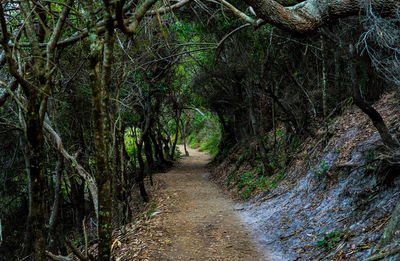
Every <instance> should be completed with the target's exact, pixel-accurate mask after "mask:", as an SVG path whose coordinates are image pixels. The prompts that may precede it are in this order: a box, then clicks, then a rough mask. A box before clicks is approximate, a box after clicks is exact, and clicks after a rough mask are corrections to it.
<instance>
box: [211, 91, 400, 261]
mask: <svg viewBox="0 0 400 261" xmlns="http://www.w3.org/2000/svg"><path fill="white" fill-rule="evenodd" d="M374 107H375V108H376V109H377V110H378V111H379V112H380V113H381V115H382V117H383V118H384V119H385V121H386V122H387V124H388V127H389V128H390V129H391V130H392V131H393V132H399V127H400V125H399V119H400V113H399V106H398V104H397V99H395V97H394V95H393V94H391V95H385V96H384V97H383V98H382V99H381V100H380V101H378V102H377V103H376V104H375V105H374ZM238 157H240V155H239V154H238V153H232V155H231V156H230V157H229V158H227V159H225V160H224V161H223V162H222V163H221V164H220V165H219V167H217V168H216V171H215V172H214V173H213V177H212V178H213V179H214V180H215V181H217V183H218V184H220V185H222V186H225V188H227V189H231V188H232V186H227V184H228V183H229V182H227V179H228V177H229V175H230V174H231V173H232V171H235V170H237V169H240V167H238V166H234V165H235V164H234V162H237V158H238ZM391 160H392V159H389V158H388V157H387V155H385V153H384V150H383V145H382V143H381V141H380V136H379V134H378V133H377V131H376V129H375V128H374V126H373V125H372V123H371V121H370V120H369V119H368V118H367V117H366V116H365V115H364V114H363V113H362V112H361V111H360V110H359V109H356V108H355V107H353V108H350V109H349V110H348V111H347V112H346V113H344V114H343V115H341V116H340V117H337V118H336V119H335V120H334V121H332V124H331V125H330V126H328V127H327V128H326V129H323V128H321V129H320V130H319V131H318V132H317V135H316V137H313V138H308V139H307V140H306V141H305V142H304V143H303V144H302V146H301V149H299V151H298V152H297V154H296V155H295V157H294V160H292V161H291V163H290V164H289V166H288V168H287V171H286V174H285V176H284V178H283V179H282V180H281V181H279V182H278V183H277V184H276V186H275V185H274V186H271V187H270V188H269V189H268V190H267V191H264V192H260V193H258V195H256V196H255V197H254V199H252V200H250V201H249V202H247V203H243V204H242V209H241V211H240V215H241V218H242V220H243V221H244V222H245V223H247V224H248V225H249V226H250V227H251V228H252V230H253V233H254V235H255V236H256V238H257V239H258V243H259V245H260V246H261V247H262V248H263V249H264V250H265V251H268V252H275V255H276V256H277V257H280V258H281V259H283V260H360V259H361V260H362V259H364V258H367V257H369V256H370V255H371V254H372V253H373V251H374V246H375V245H376V244H377V243H378V242H379V240H380V238H381V236H382V234H383V229H384V227H385V225H386V224H387V222H388V220H389V219H390V214H391V213H392V211H393V209H394V207H395V205H396V204H397V202H398V201H399V199H400V186H399V185H400V177H399V176H398V173H400V172H399V171H398V169H397V168H396V167H395V165H396V164H393V162H390V161H391ZM242 164H245V163H242ZM277 259H278V258H277Z"/></svg>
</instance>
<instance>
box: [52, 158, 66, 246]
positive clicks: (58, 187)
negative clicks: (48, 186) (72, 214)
mask: <svg viewBox="0 0 400 261" xmlns="http://www.w3.org/2000/svg"><path fill="white" fill-rule="evenodd" d="M63 171H64V156H63V155H62V154H61V153H60V152H58V161H57V166H56V169H55V173H54V175H55V180H56V184H55V186H54V202H53V207H52V208H51V216H50V220H49V248H50V249H51V251H52V252H54V249H53V248H54V246H55V228H56V224H57V217H58V212H59V206H60V196H61V193H60V190H61V176H62V173H63Z"/></svg>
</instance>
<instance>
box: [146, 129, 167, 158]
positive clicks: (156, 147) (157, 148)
mask: <svg viewBox="0 0 400 261" xmlns="http://www.w3.org/2000/svg"><path fill="white" fill-rule="evenodd" d="M149 136H150V139H151V141H152V142H153V144H154V151H155V154H156V157H157V160H158V161H159V162H160V163H161V164H163V163H164V162H165V159H164V154H163V151H162V143H158V142H157V139H156V137H155V136H154V134H153V133H152V132H150V134H149Z"/></svg>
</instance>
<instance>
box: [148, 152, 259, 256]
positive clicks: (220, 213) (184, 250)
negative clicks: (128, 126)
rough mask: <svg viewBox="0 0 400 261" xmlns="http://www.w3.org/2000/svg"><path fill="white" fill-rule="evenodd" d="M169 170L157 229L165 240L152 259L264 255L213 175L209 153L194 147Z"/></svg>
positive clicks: (161, 177)
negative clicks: (210, 175) (208, 169)
mask: <svg viewBox="0 0 400 261" xmlns="http://www.w3.org/2000/svg"><path fill="white" fill-rule="evenodd" d="M189 153H190V157H185V158H183V159H181V160H180V161H179V163H177V165H176V166H175V167H174V168H173V169H172V170H171V171H169V172H168V173H162V174H157V175H156V176H155V179H156V180H157V182H159V184H162V186H161V189H160V190H159V191H158V192H157V194H158V195H157V197H160V198H162V204H161V206H160V213H159V214H158V216H159V217H158V220H157V222H156V223H157V225H156V227H153V229H154V231H156V230H157V231H158V233H161V236H160V234H159V237H160V238H159V240H158V242H159V243H160V242H161V243H162V244H160V245H158V246H157V247H156V248H155V247H154V245H153V249H152V250H151V252H150V253H149V259H150V260H246V261H247V260H265V258H264V257H263V255H262V254H261V253H260V252H259V251H258V250H257V248H256V247H255V245H254V243H253V241H252V240H251V239H250V236H249V235H248V232H247V231H246V229H245V228H244V226H243V225H242V224H241V223H240V221H239V219H238V217H237V216H236V213H235V210H234V207H235V204H234V203H233V202H232V201H231V200H229V199H227V198H226V197H224V196H223V195H222V194H221V193H220V192H219V191H218V189H217V187H216V186H215V185H214V184H213V183H211V182H210V181H208V179H207V176H206V175H207V174H206V168H205V166H206V164H207V163H208V162H209V160H210V158H209V156H207V155H206V154H205V153H202V152H199V151H197V150H193V149H189Z"/></svg>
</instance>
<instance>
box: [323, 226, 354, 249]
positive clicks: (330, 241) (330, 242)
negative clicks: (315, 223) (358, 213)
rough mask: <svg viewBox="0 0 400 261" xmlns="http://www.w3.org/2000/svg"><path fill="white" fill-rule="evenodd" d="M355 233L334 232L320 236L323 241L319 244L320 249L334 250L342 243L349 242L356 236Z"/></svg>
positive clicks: (348, 231)
mask: <svg viewBox="0 0 400 261" xmlns="http://www.w3.org/2000/svg"><path fill="white" fill-rule="evenodd" d="M354 235H355V234H354V232H352V231H350V230H346V231H332V232H329V233H324V234H320V235H319V236H321V237H322V238H321V240H319V241H318V242H317V244H316V245H317V246H318V247H324V248H327V249H331V248H333V247H334V246H335V245H336V244H337V243H339V242H340V241H347V240H348V239H349V238H350V237H352V236H354Z"/></svg>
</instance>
